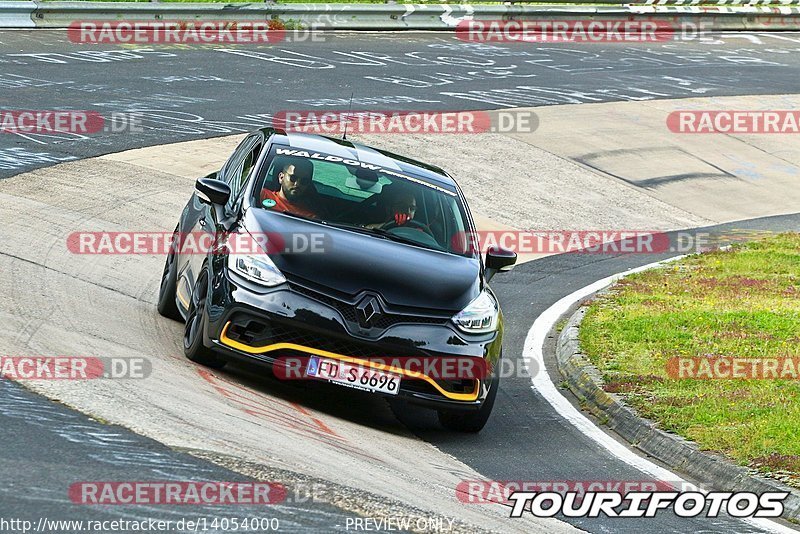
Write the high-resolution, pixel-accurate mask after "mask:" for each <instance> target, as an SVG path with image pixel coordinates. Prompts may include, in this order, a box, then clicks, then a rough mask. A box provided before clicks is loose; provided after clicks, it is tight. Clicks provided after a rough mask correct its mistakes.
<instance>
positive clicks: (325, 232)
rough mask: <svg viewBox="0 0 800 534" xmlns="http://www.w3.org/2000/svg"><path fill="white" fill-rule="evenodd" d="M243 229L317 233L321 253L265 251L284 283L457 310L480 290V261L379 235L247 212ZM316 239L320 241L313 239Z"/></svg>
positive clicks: (287, 235) (289, 236)
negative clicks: (376, 294)
mask: <svg viewBox="0 0 800 534" xmlns="http://www.w3.org/2000/svg"><path fill="white" fill-rule="evenodd" d="M244 227H245V229H246V230H247V231H248V232H250V233H251V234H256V233H266V234H267V235H269V234H270V233H271V232H274V233H277V234H281V236H282V237H283V240H284V242H285V243H286V245H287V246H289V244H290V243H291V239H292V236H304V237H307V236H311V235H314V234H316V235H317V236H320V234H321V235H322V237H321V239H322V243H323V246H324V252H306V253H297V252H285V251H283V252H272V251H271V250H270V251H269V252H270V258H271V259H272V261H273V262H274V263H275V265H276V267H278V269H280V270H281V272H282V273H283V274H284V276H286V278H287V279H289V281H296V282H299V283H302V282H303V281H309V282H312V283H313V284H315V285H317V286H323V287H325V288H328V289H331V290H333V291H334V292H341V293H345V294H347V295H356V294H358V293H360V292H361V291H365V290H368V291H373V292H375V293H378V294H380V295H381V296H382V297H383V299H384V300H385V301H386V302H387V303H388V304H393V305H396V306H408V307H415V308H428V309H436V310H446V311H452V312H458V311H460V310H462V309H463V308H464V307H465V306H466V305H467V304H469V302H470V301H472V300H473V299H474V298H475V297H477V296H478V294H479V293H480V290H481V283H480V277H479V274H480V263H479V260H478V259H476V258H466V257H461V256H456V255H454V254H447V253H444V252H437V251H434V250H427V249H424V248H420V247H415V246H412V245H406V244H404V243H398V242H396V241H390V240H388V239H382V238H380V237H374V236H370V235H365V234H361V233H358V232H353V231H350V230H346V229H341V228H333V227H330V226H325V225H322V224H318V223H315V222H311V221H306V220H303V219H298V218H295V217H292V216H289V215H283V214H280V213H274V212H270V211H267V210H262V209H249V210H247V212H246V214H245V219H244ZM298 239H302V238H298ZM318 239H319V237H318Z"/></svg>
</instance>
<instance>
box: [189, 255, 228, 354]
mask: <svg viewBox="0 0 800 534" xmlns="http://www.w3.org/2000/svg"><path fill="white" fill-rule="evenodd" d="M207 293H208V271H207V270H206V269H203V271H202V272H201V274H200V278H198V279H197V283H196V284H195V286H194V291H192V300H191V302H190V303H189V311H188V312H187V313H186V327H185V329H184V332H183V353H184V354H185V355H186V357H187V358H189V359H190V360H191V361H193V362H195V363H199V364H200V365H205V366H206V367H211V368H212V369H221V368H223V367H225V364H226V363H227V362H226V361H225V360H223V359H222V358H221V357H220V356H218V355H217V354H215V353H214V351H212V350H211V349H209V348H208V347H206V346H205V345H204V344H203V332H205V330H206V326H207V324H208V316H207V315H206V296H207Z"/></svg>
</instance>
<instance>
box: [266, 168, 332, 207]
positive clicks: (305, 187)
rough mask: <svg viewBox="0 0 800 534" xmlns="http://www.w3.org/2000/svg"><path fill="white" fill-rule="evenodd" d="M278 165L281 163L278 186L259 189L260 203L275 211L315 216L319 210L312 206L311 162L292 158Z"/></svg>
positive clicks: (313, 191)
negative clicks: (275, 189)
mask: <svg viewBox="0 0 800 534" xmlns="http://www.w3.org/2000/svg"><path fill="white" fill-rule="evenodd" d="M280 165H282V167H280V169H281V170H280V172H279V173H278V184H279V185H280V188H279V189H278V190H277V191H272V190H270V189H268V188H266V187H265V188H264V189H263V190H262V191H261V202H262V205H263V206H264V207H267V208H269V209H273V210H276V211H285V212H289V213H294V214H296V215H300V216H302V217H313V218H317V217H318V211H319V210H317V209H315V208H314V207H313V204H314V193H315V189H314V186H313V184H312V183H311V178H312V176H313V174H314V167H313V165H312V164H311V162H310V161H308V160H307V159H292V160H288V161H286V162H285V163H281V164H280ZM265 200H266V201H272V202H274V204H273V205H271V206H268V205H267V204H264V201H265ZM268 203H269V202H268Z"/></svg>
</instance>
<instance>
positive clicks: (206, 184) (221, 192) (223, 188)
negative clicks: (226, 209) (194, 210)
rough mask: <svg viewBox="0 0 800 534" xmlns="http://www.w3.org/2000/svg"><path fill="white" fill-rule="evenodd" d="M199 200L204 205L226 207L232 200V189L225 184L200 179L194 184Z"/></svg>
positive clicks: (208, 179)
mask: <svg viewBox="0 0 800 534" xmlns="http://www.w3.org/2000/svg"><path fill="white" fill-rule="evenodd" d="M194 188H195V191H196V192H197V198H199V199H200V202H202V203H204V204H211V205H215V204H216V205H217V206H224V205H225V204H227V203H228V199H230V198H231V188H230V187H229V186H228V184H226V183H225V182H222V181H220V180H214V179H212V178H200V179H199V180H197V183H195V184H194Z"/></svg>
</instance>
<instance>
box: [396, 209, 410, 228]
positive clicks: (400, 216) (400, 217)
mask: <svg viewBox="0 0 800 534" xmlns="http://www.w3.org/2000/svg"><path fill="white" fill-rule="evenodd" d="M409 219H411V217H410V216H409V215H408V213H400V212H399V211H396V212H394V222H395V223H397V225H398V226H403V225H404V224H405V223H407V222H408V221H409Z"/></svg>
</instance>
